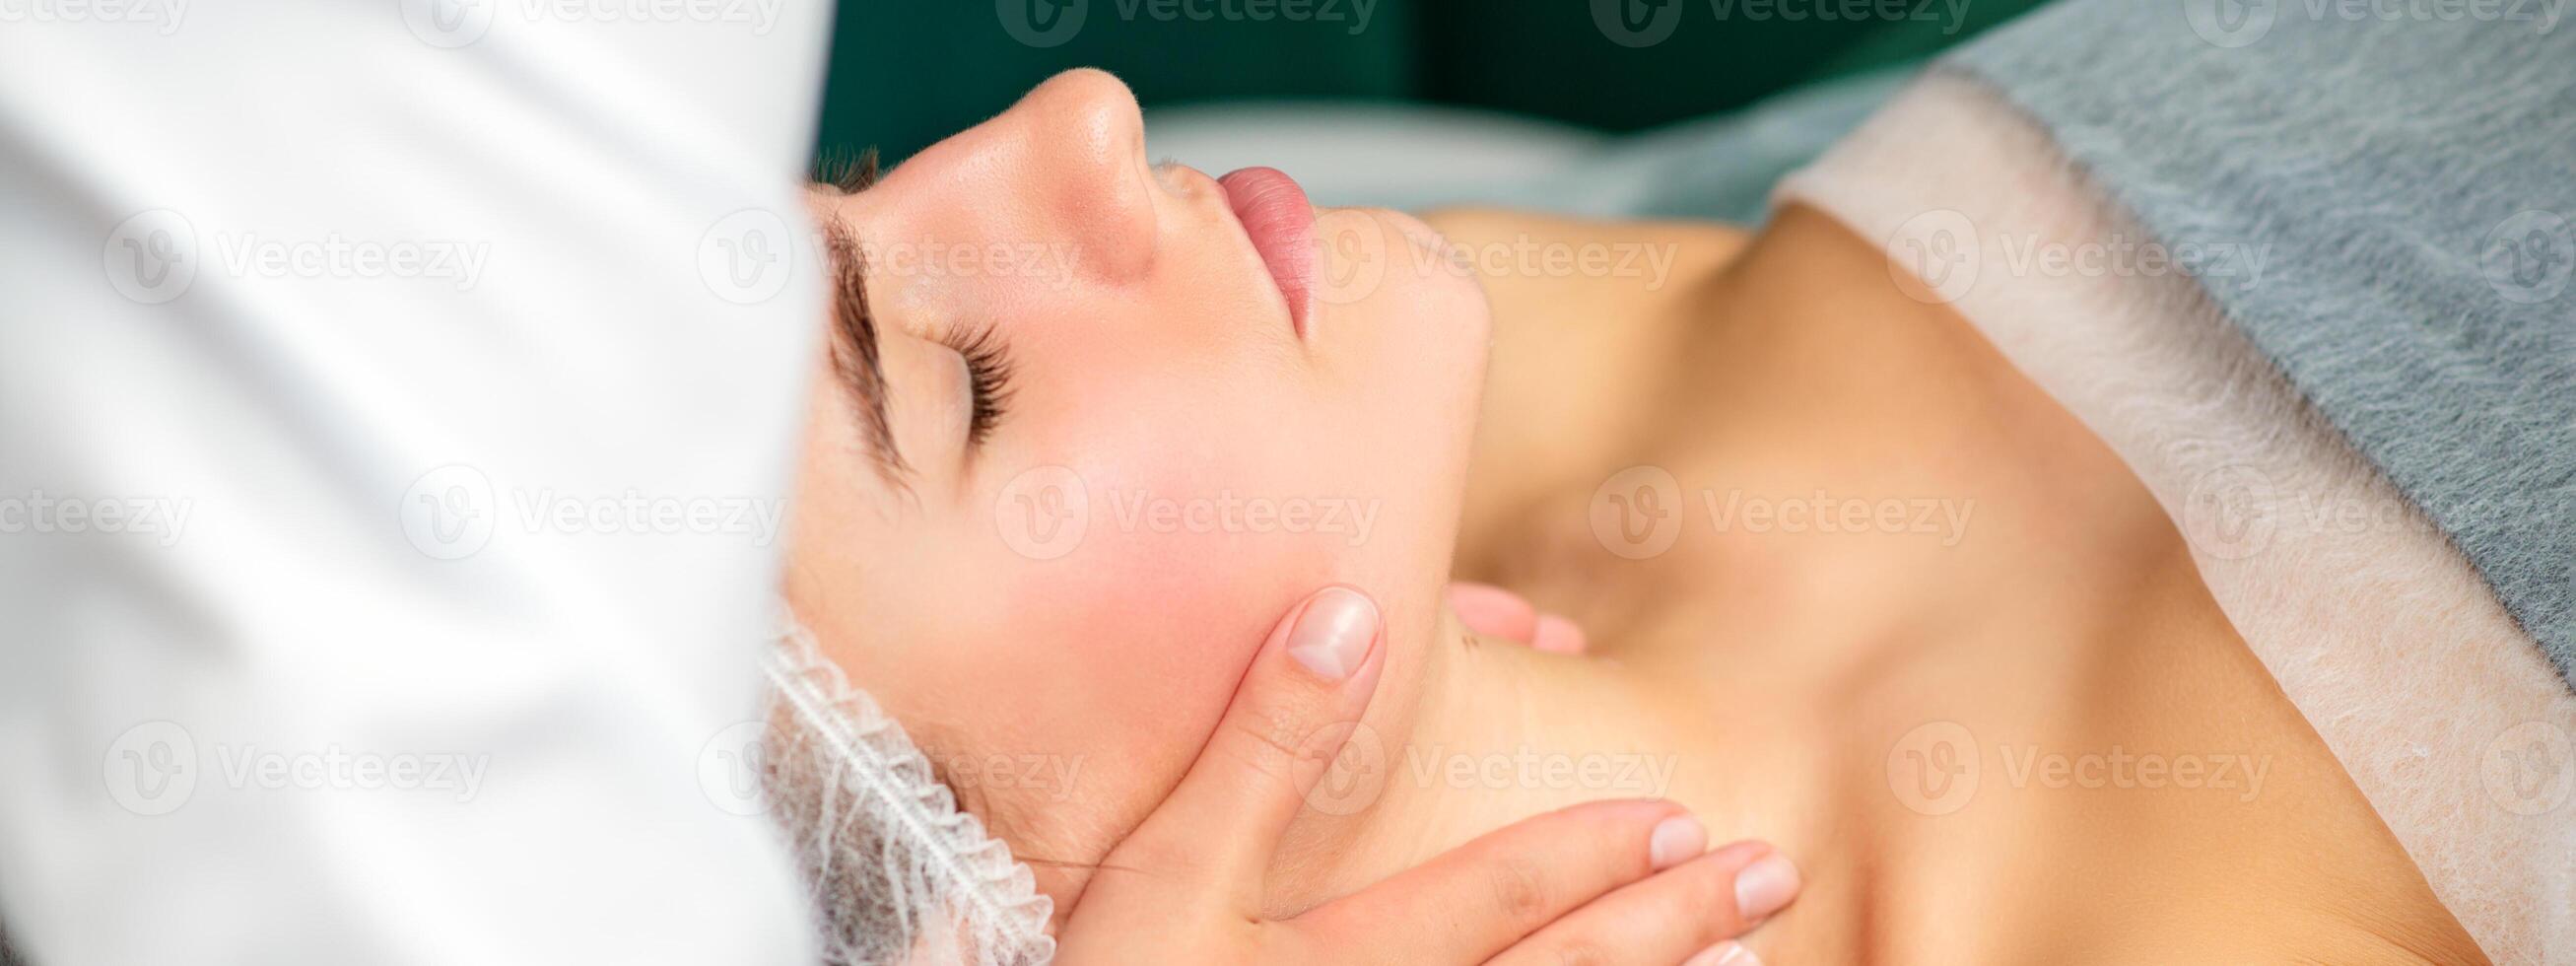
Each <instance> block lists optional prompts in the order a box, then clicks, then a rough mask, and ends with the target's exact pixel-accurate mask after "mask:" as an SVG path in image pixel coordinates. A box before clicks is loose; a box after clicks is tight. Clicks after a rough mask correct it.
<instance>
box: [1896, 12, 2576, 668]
mask: <svg viewBox="0 0 2576 966" xmlns="http://www.w3.org/2000/svg"><path fill="white" fill-rule="evenodd" d="M2566 2H2568V0H2492V2H2490V0H2475V2H2471V0H2064V2H2061V3H2058V4H2055V5H2053V6H2051V7H2048V8H2046V9H2043V10H2039V11H2036V12H2034V13H2032V14H2030V15H2028V16H2026V17H2023V18H2022V19H2021V20H2019V21H2016V22H2014V23H2012V24H2009V25H2007V26H2005V27H2003V28H2000V29H1998V30H1996V31H1993V32H1991V33H1989V34H1987V35H1985V36H1983V37H1980V38H1978V39H1977V40H1976V41H1974V42H1972V43H1970V44H1969V45H1967V46H1965V47H1963V48H1961V49H1960V50H1958V51H1957V52H1955V53H1953V54H1952V55H1951V56H1950V57H1948V58H1947V59H1946V60H1944V61H1943V62H1942V64H1941V65H1940V67H1939V68H1938V69H1943V70H1952V71H1958V72H1962V73H1964V74H1966V75H1968V76H1971V77H1973V78H1976V79H1978V80H1981V81H1983V82H1985V83H1987V84H1989V85H1991V86H1993V87H1994V88H1996V89H1997V90H1999V91H2000V92H2001V93H2002V95H2003V96H2004V97H2005V99H2006V100H2008V101H2009V102H2011V103H2012V104H2014V105H2016V106H2018V107H2019V108H2021V109H2022V110H2024V111H2026V112H2028V113H2029V114H2030V115H2031V116H2032V117H2034V118H2035V119H2036V120H2037V121H2038V122H2039V123H2040V125H2041V126H2042V127H2044V128H2045V129H2047V130H2048V131H2049V132H2050V133H2051V134H2052V135H2054V137H2055V139H2056V141H2057V143H2058V145H2059V146H2060V147H2061V148H2062V149H2063V150H2064V151H2065V152H2066V154H2067V155H2068V156H2069V157H2070V158H2071V159H2072V160H2074V161H2075V162H2076V163H2077V164H2079V165H2080V166H2082V168H2083V169H2084V170H2085V172H2086V173H2087V174H2088V175H2089V176H2090V177H2091V178H2092V180H2093V181H2094V182H2095V184H2096V185H2097V187H2098V188H2099V189H2100V190H2102V191H2103V192H2105V193H2106V194H2107V195H2108V197H2109V198H2110V200H2112V201H2114V202H2116V203H2118V204H2120V205H2122V206H2125V207H2126V208H2127V209H2128V210H2129V211H2130V212H2131V213H2132V214H2134V215H2135V216H2136V218H2137V219H2138V220H2139V222H2140V223H2141V224H2142V225H2143V226H2144V227H2145V228H2147V229H2148V230H2150V231H2153V232H2154V233H2156V234H2157V235H2158V236H2160V237H2161V238H2163V239H2165V240H2167V241H2168V242H2169V243H2170V242H2177V241H2189V242H2195V243H2199V244H2210V243H2218V242H2232V243H2235V244H2238V245H2243V246H2260V247H2262V248H2263V249H2264V250H2266V253H2267V255H2268V258H2269V261H2268V263H2267V264H2266V267H2265V270H2264V271H2263V272H2261V273H2259V274H2254V275H2249V274H2245V273H2237V274H2234V275H2232V276H2229V277H2218V276H2214V275H2213V276H2204V277H2202V278H2200V282H2201V283H2202V285H2203V287H2204V288H2206V289H2207V290H2208V291H2209V293H2210V294H2211V296H2212V297H2213V298H2215V299H2216V301H2217V302H2218V304H2219V305H2220V306H2221V307H2222V308H2223V309H2224V310H2225V311H2226V313H2227V315H2228V317H2229V318H2230V319H2231V320H2232V321H2234V322H2235V323H2236V324H2237V325H2239V326H2241V327H2242V328H2243V330H2244V331H2245V333H2246V335H2247V336H2249V337H2250V338H2251V339H2252V341H2253V343H2254V344H2255V346H2256V347H2257V348H2259V349H2260V350H2261V351H2262V352H2263V353H2265V354H2266V355H2267V356H2269V357H2270V359H2271V361H2272V362H2273V364H2275V365H2276V366H2278V367H2279V369H2280V370H2281V372H2282V373H2283V375H2285V376H2286V377H2287V378H2288V379H2289V381H2290V382H2291V384H2292V385H2294V386H2296V387H2297V388H2298V390H2299V391H2300V392H2301V393H2302V394H2303V395H2304V396H2305V397H2306V398H2307V399H2308V401H2309V402H2310V403H2311V404H2312V405H2313V406H2314V407H2315V408H2316V409H2317V411H2318V412H2319V414H2320V415H2322V416H2323V417H2324V419H2325V420H2326V421H2327V422H2328V423H2330V424H2331V425H2332V426H2333V427H2334V428H2335V429H2336V430H2337V431H2339V432H2341V433H2342V434H2343V435H2344V437H2345V438H2346V439H2347V440H2349V441H2350V443H2351V444H2352V446H2353V447H2354V448H2355V449H2356V450H2357V451H2358V452H2359V453H2361V455H2362V456H2363V457H2364V458H2366V459H2368V460H2369V461H2370V462H2371V463H2372V464H2373V465H2375V466H2376V467H2377V468H2378V469H2379V470H2380V472H2382V473H2384V474H2385V475H2386V476H2387V477H2388V479H2389V480H2390V481H2391V482H2393V483H2394V484H2395V485H2396V486H2397V488H2398V490H2399V491H2400V492H2402V493H2403V494H2405V495H2406V497H2407V498H2408V499H2410V500H2411V501H2413V502H2414V503H2415V504H2416V505H2418V506H2419V507H2421V508H2422V509H2423V511H2424V512H2425V514H2426V515H2427V516H2428V517H2429V518H2430V519H2431V520H2432V521H2433V522H2434V523H2435V524H2436V525H2438V526H2439V527H2441V528H2442V530H2443V532H2444V533H2445V534H2447V535H2448V536H2449V538H2450V540H2451V541H2452V543H2453V544H2454V545H2455V546H2457V547H2458V548H2459V549H2460V550H2461V551H2462V552H2463V553H2464V554H2465V555H2466V556H2467V558H2468V560H2469V562H2470V563H2471V564H2472V565H2473V566H2475V567H2476V568H2477V569H2478V571H2479V572H2480V573H2481V574H2482V575H2483V576H2484V577H2485V579H2486V580H2487V582H2488V583H2489V584H2490V585H2491V586H2493V587H2494V588H2495V591H2496V594H2497V595H2498V597H2499V598H2500V599H2501V600H2502V601H2503V602H2504V605H2505V607H2506V610H2507V611H2508V612H2510V613H2511V614H2512V615H2513V617H2514V619H2515V620H2516V621H2518V622H2520V623H2521V625H2522V626H2523V628H2524V630H2526V631H2527V632H2529V633H2530V634H2531V635H2532V637H2533V638H2535V639H2537V640H2538V641H2539V642H2540V643H2541V646H2542V647H2543V649H2544V650H2546V651H2547V652H2548V656H2549V658H2550V660H2551V661H2552V662H2554V663H2555V664H2556V665H2557V667H2558V670H2559V673H2560V675H2561V676H2562V677H2565V678H2567V679H2569V680H2570V681H2576V286H2571V284H2570V280H2569V276H2570V272H2571V269H2576V228H2571V225H2576V24H2563V25H2562V24H2559V23H2558V22H2557V20H2556V17H2557V10H2558V8H2559V7H2560V6H2561V5H2563V4H2565V3H2566Z"/></svg>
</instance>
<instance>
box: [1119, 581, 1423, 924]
mask: <svg viewBox="0 0 2576 966" xmlns="http://www.w3.org/2000/svg"><path fill="white" fill-rule="evenodd" d="M1383 623H1384V622H1383V621H1382V620H1381V619H1380V617H1379V615H1378V608H1377V603H1376V602H1375V601H1373V600H1371V599H1369V596H1368V595H1367V594H1364V593H1361V592H1360V591H1358V590H1356V589H1354V588H1351V587H1345V586H1339V585H1336V586H1331V587H1326V588H1324V589H1322V590H1320V591H1316V592H1315V593H1314V594H1313V595H1312V596H1309V597H1307V598H1306V599H1305V600H1304V601H1302V602H1300V603H1299V604H1298V605H1297V606H1296V607H1294V608H1291V609H1290V610H1289V613H1288V616H1287V617H1285V618H1283V619H1281V620H1280V622H1279V626H1278V627H1277V628H1275V629H1273V630H1272V631H1271V632H1270V638H1269V640H1267V641H1265V642H1264V643H1263V644H1262V647H1261V651H1260V653H1258V654H1255V655H1253V658H1252V665H1251V667H1250V669H1249V670H1247V671H1245V672H1244V675H1243V682H1242V683H1241V684H1239V685H1237V686H1236V688H1235V691H1234V701H1233V703H1232V704H1230V705H1228V706H1227V707H1226V710H1225V716H1224V718H1223V719H1221V720H1220V721H1218V722H1217V727H1216V732H1215V733H1214V734H1212V735H1210V736H1209V737H1208V742H1207V746H1206V747H1205V748H1203V749H1201V750H1200V752H1199V757H1198V761H1197V762H1195V763H1193V764H1192V765H1191V766H1190V770H1189V773H1188V774H1187V775H1185V776H1183V777H1182V779H1181V783H1180V785H1179V786H1178V787H1176V788H1174V789H1173V790H1172V794H1171V795H1170V796H1169V797H1166V798H1165V799H1164V800H1163V804H1162V806H1161V807H1160V808H1157V809H1156V810H1155V811H1154V813H1153V814H1152V815H1149V816H1147V817H1146V818H1145V822H1144V824H1143V825H1141V826H1138V827H1137V829H1136V832H1135V834H1133V835H1130V836H1128V837H1127V839H1126V840H1125V841H1124V842H1121V843H1120V844H1119V846H1118V848H1117V849H1115V850H1113V851H1112V852H1111V853H1110V856H1109V861H1108V863H1107V864H1109V865H1115V866H1122V867H1126V868H1133V869H1166V870H1172V874H1171V875H1168V876H1151V877H1148V878H1152V879H1159V880H1162V881H1163V882H1165V883H1166V884H1168V885H1173V886H1179V887H1182V888H1185V889H1187V890H1188V892H1189V893H1190V894H1191V895H1192V896H1193V897H1197V896H1204V895H1206V894H1207V893H1209V892H1211V891H1214V892H1218V893H1219V894H1223V895H1226V896H1229V897H1230V898H1231V899H1232V900H1233V901H1234V902H1236V903H1237V904H1238V908H1240V909H1242V910H1245V911H1246V912H1247V913H1248V912H1249V911H1250V910H1254V909H1258V908H1259V904H1260V898H1261V897H1260V889H1261V877H1262V874H1263V872H1264V871H1265V870H1266V869H1267V868H1268V867H1269V865H1270V858H1271V855H1272V854H1273V852H1274V851H1275V850H1276V849H1277V848H1278V845H1279V838H1280V836H1281V835H1282V834H1284V833H1285V832H1286V831H1287V829H1288V823H1289V822H1290V821H1291V820H1293V819H1295V818H1296V817H1297V812H1298V810H1299V808H1300V807H1302V806H1303V805H1304V803H1305V798H1306V795H1307V793H1308V791H1309V790H1311V789H1313V788H1314V786H1315V782H1316V780H1317V779H1318V778H1320V777H1321V776H1322V775H1323V774H1324V772H1325V770H1326V769H1327V768H1329V767H1330V766H1331V765H1332V762H1333V759H1334V757H1335V756H1336V755H1338V754H1340V752H1341V749H1342V745H1343V742H1344V741H1345V740H1346V739H1347V738H1348V737H1349V736H1350V735H1351V734H1352V729H1354V728H1355V727H1357V726H1358V723H1359V720H1360V715H1361V713H1362V712H1365V711H1367V710H1368V705H1369V699H1370V698H1371V697H1372V696H1373V695H1375V694H1376V692H1377V679H1378V672H1379V671H1380V670H1381V669H1382V667H1383V666H1384V664H1385V651H1386V647H1385V644H1384V643H1383V642H1384V640H1385V637H1386V635H1385V633H1384V629H1383Z"/></svg>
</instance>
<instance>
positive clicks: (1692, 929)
mask: <svg viewBox="0 0 2576 966" xmlns="http://www.w3.org/2000/svg"><path fill="white" fill-rule="evenodd" d="M1797 892H1798V867H1797V866H1795V865H1791V864H1790V863H1789V860H1788V859H1787V858H1786V857H1783V856H1781V855H1780V854H1779V853H1777V852H1775V851H1773V850H1772V848H1771V847H1770V846H1769V845H1765V844H1763V843H1760V842H1737V843H1735V844H1733V845H1729V846H1726V847H1725V848H1721V849H1718V850H1717V851H1715V852H1711V853H1709V854H1707V855H1704V856H1701V857H1699V858H1697V859H1693V860H1691V861H1689V862H1685V863H1682V864H1681V865H1678V866H1675V867H1673V868H1671V869H1667V870H1665V871H1664V872H1662V873H1660V874H1657V875H1656V876H1655V877H1654V878H1651V879H1647V880H1646V881H1644V882H1640V883H1637V884H1635V885H1632V886H1628V887H1626V888H1623V889H1620V890H1618V891H1616V892H1613V893H1610V894H1609V895H1606V896H1602V897H1601V898H1599V899H1596V900H1594V901H1593V902H1592V903H1591V904H1590V905H1587V906H1584V907H1583V908H1581V909H1577V910H1575V911H1573V912H1572V913H1569V914H1567V915H1566V916H1565V917H1564V918H1562V919H1558V920H1557V921H1555V922H1553V923H1549V924H1548V925H1547V927H1546V928H1544V929H1540V930H1539V931H1537V932H1536V933H1533V934H1531V935H1530V937H1529V938H1528V939H1524V940H1522V941H1521V942H1520V944H1519V945H1516V946H1513V947H1512V948H1511V949H1510V950H1508V951H1505V952H1504V953H1503V954H1502V955H1500V956H1496V957H1494V958H1493V960H1492V961H1491V964H1490V966H1545V964H1555V963H1594V962H1604V963H1611V962H1615V963H1684V964H1685V966H1714V964H1717V963H1724V964H1725V966H1761V962H1762V960H1761V959H1760V958H1759V957H1756V956H1754V955H1753V953H1752V951H1751V950H1748V949H1745V948H1744V947H1743V946H1742V945H1741V944H1739V943H1736V942H1735V941H1734V940H1735V939H1736V938H1737V937H1739V936H1742V935H1744V934H1745V933H1746V932H1748V931H1750V930H1752V928H1753V927H1755V926H1758V925H1761V924H1762V921H1763V920H1764V919H1765V918H1768V917H1769V916H1770V915H1771V914H1772V913H1775V912H1778V911H1780V909H1781V907H1783V906H1786V905H1788V904H1789V900H1791V899H1793V898H1796V896H1797Z"/></svg>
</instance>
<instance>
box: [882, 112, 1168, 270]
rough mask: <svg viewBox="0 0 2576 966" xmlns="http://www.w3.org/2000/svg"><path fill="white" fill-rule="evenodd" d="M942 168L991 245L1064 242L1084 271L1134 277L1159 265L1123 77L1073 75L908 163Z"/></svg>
mask: <svg viewBox="0 0 2576 966" xmlns="http://www.w3.org/2000/svg"><path fill="white" fill-rule="evenodd" d="M924 162H928V166H932V167H935V168H937V169H939V170H941V171H942V172H943V173H944V174H945V175H946V177H945V179H944V180H947V181H948V182H949V184H948V185H947V186H946V187H945V189H944V190H946V191H947V192H949V193H950V197H949V198H948V199H947V203H948V204H952V205H956V206H958V207H961V208H964V209H967V210H969V211H971V212H974V213H975V214H974V216H973V217H974V218H975V220H976V221H977V222H978V224H977V225H976V226H975V230H976V231H978V232H979V233H980V234H982V235H983V240H985V241H987V242H993V243H1005V244H1029V243H1036V244H1044V245H1061V246H1065V247H1067V248H1069V249H1070V254H1071V256H1072V261H1073V263H1074V264H1075V265H1077V266H1079V267H1080V270H1081V271H1083V272H1085V273H1086V274H1092V275H1096V276H1103V277H1105V278H1107V279H1108V280H1112V281H1114V280H1117V279H1120V278H1125V277H1130V276H1132V275H1134V274H1136V273H1139V272H1141V271H1143V270H1144V268H1145V267H1146V266H1148V265H1150V264H1151V263H1152V260H1153V254H1154V241H1155V196H1156V194H1157V193H1158V190H1159V189H1157V188H1156V187H1155V181H1154V174H1153V169H1152V166H1151V165H1150V164H1148V163H1147V162H1146V160H1145V120H1144V116H1143V114H1142V113H1141V112H1140V111H1139V109H1138V108H1137V106H1136V96H1135V95H1134V94H1133V93H1131V92H1130V91H1128V89H1127V85H1126V84H1123V83H1120V82H1119V80H1118V79H1117V78H1115V77H1112V76H1110V75H1108V74H1107V73H1104V72H1102V71H1097V70H1087V69H1086V70H1073V71H1067V72H1065V73H1062V74H1058V75H1056V76H1054V77H1052V78H1049V79H1048V80H1047V82H1046V83H1043V84H1040V85H1038V86H1037V88H1036V89H1035V90H1032V91H1030V92H1029V93H1028V95H1027V96H1025V97H1022V98H1020V101H1019V103H1017V104H1014V105H1012V106H1011V109H1010V110H1007V111H1004V112H1002V114H1001V115H1000V116H999V117H995V118H994V119H992V120H991V121H987V122H985V123H983V124H981V125H977V126H976V127H975V128H973V129H970V130H968V131H966V132H964V133H962V134H959V135H958V136H956V137H953V138H950V139H949V140H948V141H946V142H943V143H941V144H940V145H939V146H937V147H934V148H932V149H931V150H929V151H925V152H923V154H922V155H921V156H919V157H916V158H914V159H913V160H912V161H910V162H906V164H905V166H906V167H916V166H923V164H924Z"/></svg>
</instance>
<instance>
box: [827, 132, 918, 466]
mask: <svg viewBox="0 0 2576 966" xmlns="http://www.w3.org/2000/svg"><path fill="white" fill-rule="evenodd" d="M875 180H876V156H875V152H869V153H868V154H867V155H865V156H862V157H861V158H860V159H859V161H858V162H857V163H856V164H855V165H853V166H851V169H850V170H849V171H848V172H847V173H844V174H841V175H839V176H836V177H832V178H829V179H827V180H826V182H825V183H826V184H827V185H829V186H830V187H832V188H833V189H835V190H837V191H839V192H840V193H842V194H844V195H851V194H857V193H859V192H861V191H864V190H867V187H868V185H869V184H871V183H873V182H874V181H875ZM823 251H824V253H825V255H826V256H827V259H828V261H829V265H828V266H827V274H829V275H830V277H831V298H832V344H831V353H832V372H833V374H834V375H836V376H838V377H839V378H840V382H841V388H842V390H843V391H845V392H847V393H849V395H850V401H851V402H852V404H853V405H854V408H856V409H857V410H858V412H859V431H860V434H861V435H862V436H864V437H865V438H866V439H867V443H868V451H869V454H870V455H871V456H872V457H873V458H874V459H875V461H876V464H877V472H878V473H879V474H880V475H882V476H884V477H886V478H887V479H888V480H890V481H895V482H900V480H901V478H902V477H903V476H904V475H905V474H906V473H908V472H909V469H908V468H907V467H906V466H905V465H904V462H903V454H902V453H901V452H899V451H897V450H896V449H895V445H894V428H893V422H892V421H891V420H889V419H887V418H886V398H885V397H886V391H885V386H886V379H885V365H884V362H883V360H882V359H881V358H880V354H879V353H878V351H877V324H876V316H875V314H874V313H872V312H871V311H869V309H868V265H867V253H866V250H865V249H864V247H863V246H861V245H860V244H859V239H858V236H857V235H856V234H853V233H852V232H851V231H850V227H849V226H848V225H846V224H843V223H842V222H841V219H839V218H837V217H829V216H827V217H825V218H824V219H823Z"/></svg>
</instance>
